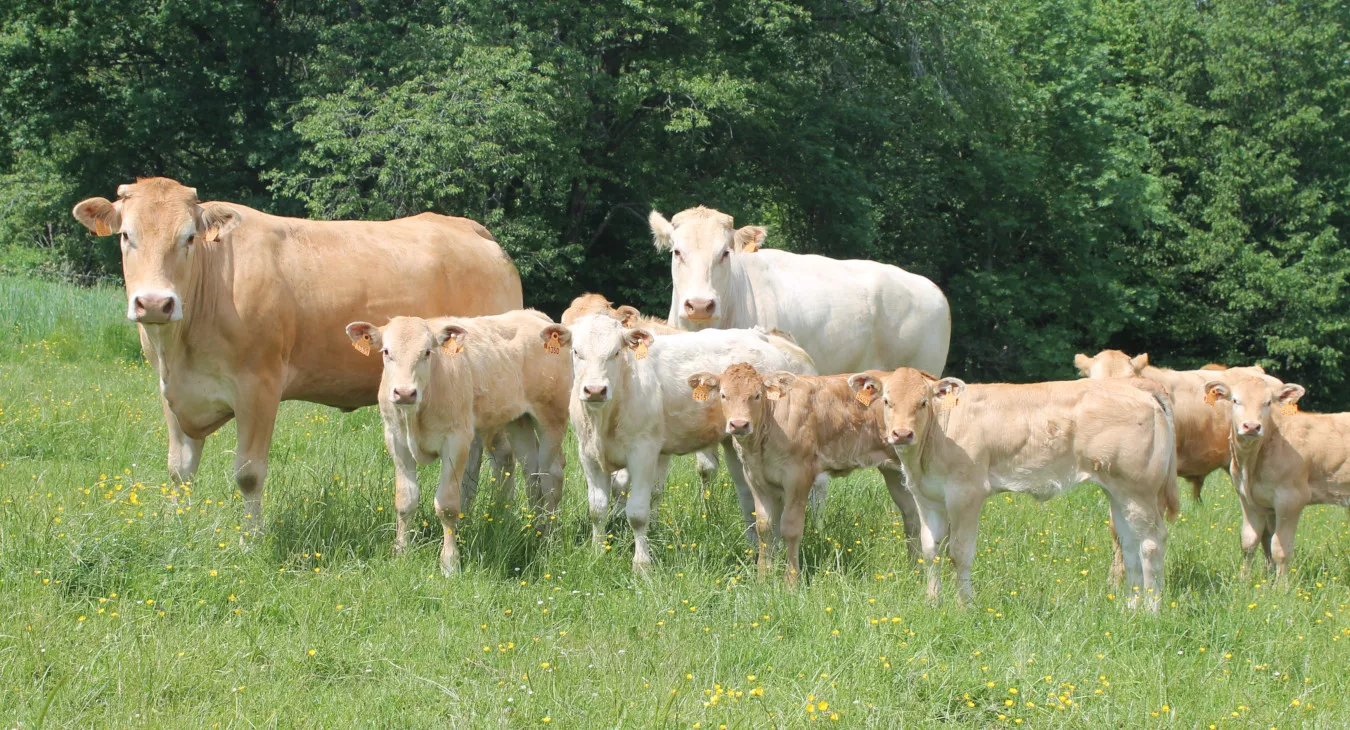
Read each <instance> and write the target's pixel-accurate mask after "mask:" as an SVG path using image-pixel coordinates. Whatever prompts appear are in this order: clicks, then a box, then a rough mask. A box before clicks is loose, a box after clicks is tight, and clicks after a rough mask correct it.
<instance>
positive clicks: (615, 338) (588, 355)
mask: <svg viewBox="0 0 1350 730" xmlns="http://www.w3.org/2000/svg"><path fill="white" fill-rule="evenodd" d="M553 327H562V325H553ZM570 334H571V338H572V373H573V375H572V395H573V397H575V398H576V399H577V400H578V401H580V402H581V403H583V404H586V405H588V406H596V407H598V406H600V405H603V404H605V403H608V402H609V400H610V399H611V398H613V397H614V387H615V384H616V383H619V382H621V381H622V379H623V371H624V369H625V368H627V367H628V364H629V361H630V358H637V359H642V358H644V357H646V356H647V355H646V353H647V347H648V346H649V345H651V344H652V342H653V341H654V340H655V337H653V336H652V333H651V332H650V331H648V330H645V329H641V328H637V329H630V328H627V327H624V326H623V324H622V323H621V322H619V321H618V320H616V319H614V318H613V317H611V316H609V315H608V314H590V315H587V316H585V317H582V318H581V319H578V320H577V322H576V324H574V325H573V326H572V328H571V330H570Z"/></svg>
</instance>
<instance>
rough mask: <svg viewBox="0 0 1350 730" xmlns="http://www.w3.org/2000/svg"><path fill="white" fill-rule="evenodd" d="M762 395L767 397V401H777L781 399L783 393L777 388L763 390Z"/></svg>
mask: <svg viewBox="0 0 1350 730" xmlns="http://www.w3.org/2000/svg"><path fill="white" fill-rule="evenodd" d="M764 395H766V396H768V397H769V400H778V399H779V398H782V397H783V391H782V390H780V389H778V388H765V389H764Z"/></svg>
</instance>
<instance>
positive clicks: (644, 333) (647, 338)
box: [623, 327, 656, 360]
mask: <svg viewBox="0 0 1350 730" xmlns="http://www.w3.org/2000/svg"><path fill="white" fill-rule="evenodd" d="M623 341H624V344H626V345H628V346H629V347H631V348H633V357H636V358H637V359H639V360H644V359H646V357H647V348H648V347H650V346H651V344H652V343H653V342H655V341H656V336H655V335H653V334H652V331H651V330H649V329H644V328H642V327H635V328H633V329H627V330H624V331H623Z"/></svg>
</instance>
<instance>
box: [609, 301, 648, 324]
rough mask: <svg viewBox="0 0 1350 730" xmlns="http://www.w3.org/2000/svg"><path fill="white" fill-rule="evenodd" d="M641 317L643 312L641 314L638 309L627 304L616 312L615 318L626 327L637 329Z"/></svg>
mask: <svg viewBox="0 0 1350 730" xmlns="http://www.w3.org/2000/svg"><path fill="white" fill-rule="evenodd" d="M641 317H642V312H639V311H638V310H637V307H633V306H630V305H627V304H625V305H623V306H622V307H619V308H618V309H616V310H614V318H615V319H617V320H619V322H620V323H621V324H622V325H623V326H624V327H636V326H637V324H638V320H639V319H641Z"/></svg>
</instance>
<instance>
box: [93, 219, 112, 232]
mask: <svg viewBox="0 0 1350 730" xmlns="http://www.w3.org/2000/svg"><path fill="white" fill-rule="evenodd" d="M111 234H112V227H111V226H109V225H108V224H107V223H104V222H103V219H102V218H95V219H94V235H95V236H108V235H111Z"/></svg>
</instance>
